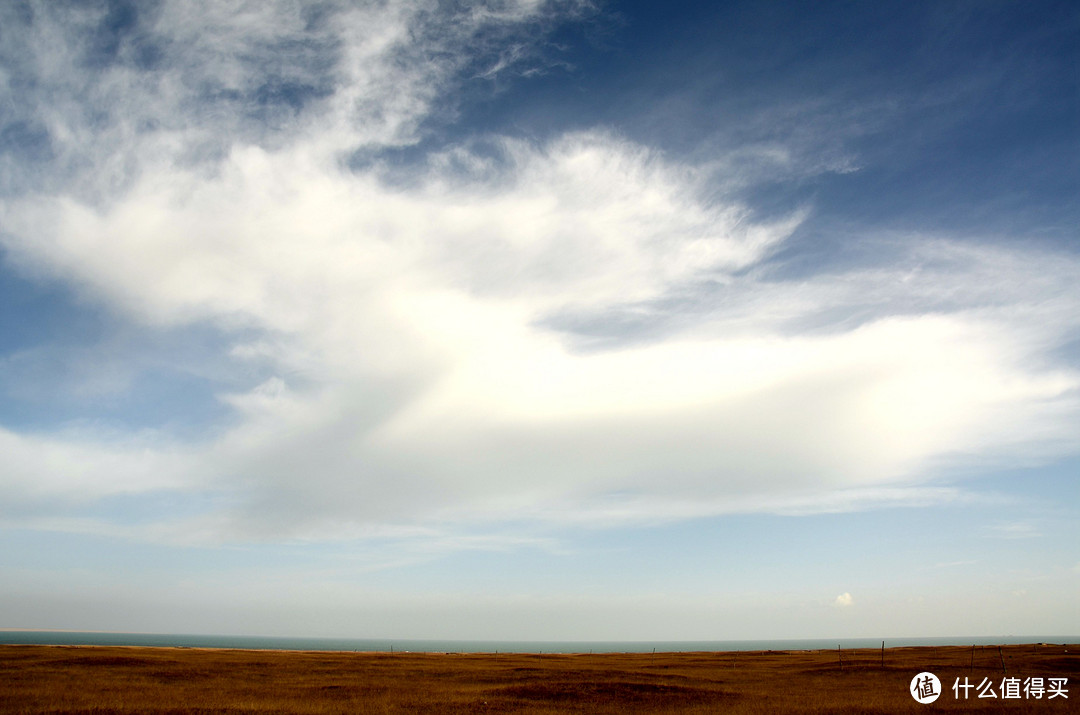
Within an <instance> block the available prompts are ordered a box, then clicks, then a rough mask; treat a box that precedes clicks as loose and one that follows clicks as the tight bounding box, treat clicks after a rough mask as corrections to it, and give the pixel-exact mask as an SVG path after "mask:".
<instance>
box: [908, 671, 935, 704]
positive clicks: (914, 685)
mask: <svg viewBox="0 0 1080 715" xmlns="http://www.w3.org/2000/svg"><path fill="white" fill-rule="evenodd" d="M911 697H913V698H915V700H916V701H918V702H920V703H922V704H923V705H928V704H930V703H932V702H934V701H935V700H937V699H938V698H939V697H941V681H940V680H938V677H937V676H936V675H934V674H933V673H926V672H923V673H919V674H918V675H916V676H915V677H914V678H912V679H911Z"/></svg>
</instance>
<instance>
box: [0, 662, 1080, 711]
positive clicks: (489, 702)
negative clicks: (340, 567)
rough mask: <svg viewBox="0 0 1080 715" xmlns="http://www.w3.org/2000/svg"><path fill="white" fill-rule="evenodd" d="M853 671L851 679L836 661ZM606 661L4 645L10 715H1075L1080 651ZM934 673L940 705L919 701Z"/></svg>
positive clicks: (3, 679)
mask: <svg viewBox="0 0 1080 715" xmlns="http://www.w3.org/2000/svg"><path fill="white" fill-rule="evenodd" d="M841 659H842V661H843V667H842V668H841V664H840V662H839V661H840V660H841ZM881 659H882V654H881V651H878V650H848V651H843V653H841V654H838V653H837V651H764V652H740V653H664V654H661V653H657V654H655V655H653V654H598V655H547V654H544V655H535V654H419V653H395V654H386V653H326V652H297V651H242V650H211V649H188V648H127V647H123V648H122V647H85V646H81V647H71V646H26V645H13V646H0V713H20V714H25V715H31V714H34V715H36V714H38V713H50V714H53V715H61V714H64V715H76V714H78V715H119V714H124V715H127V714H129V713H130V714H134V713H150V714H154V715H196V714H209V713H229V714H236V715H239V714H241V713H253V714H260V715H264V714H269V713H305V714H311V715H321V714H325V713H359V714H361V715H365V714H374V713H379V714H382V713H455V714H456V713H523V714H527V715H549V714H554V713H618V714H619V715H633V714H637V713H672V714H675V713H717V712H722V713H736V714H746V715H749V714H751V713H753V714H762V715H764V714H765V713H807V714H809V713H813V714H821V715H824V714H825V713H850V714H854V713H924V712H928V711H929V710H931V709H932V710H935V711H948V712H969V713H994V712H1010V713H1029V712H1030V713H1064V712H1080V678H1078V675H1080V645H1076V646H1062V645H1025V646H1005V647H1003V649H1002V650H1001V651H1000V653H999V650H998V648H997V647H979V648H975V649H974V650H973V649H972V648H971V647H957V648H951V647H950V648H945V647H933V648H890V649H886V650H885V653H884V665H882V660H881ZM1003 667H1004V669H1005V670H1007V671H1008V675H1009V676H1017V677H1020V678H1024V677H1028V676H1035V677H1042V678H1050V677H1065V678H1068V679H1069V680H1068V685H1067V687H1068V688H1069V699H1068V700H1066V699H1063V698H1061V697H1058V698H1054V699H1053V700H1049V699H1047V698H1046V697H1045V696H1044V697H1043V699H1041V700H1035V699H1032V698H1028V699H1023V698H1022V697H1021V699H1017V700H1012V699H1010V700H1002V699H1000V697H999V699H996V700H987V699H976V698H975V695H976V693H975V691H972V692H971V699H969V700H967V701H965V700H958V699H956V698H955V696H954V694H953V692H952V690H951V685H952V683H953V681H954V679H955V678H957V677H959V678H961V679H963V678H964V677H965V676H966V677H968V678H969V681H970V682H973V683H979V682H980V680H981V679H982V678H984V677H985V678H990V679H991V680H993V681H994V682H995V690H997V691H998V693H999V695H1000V688H999V687H998V685H999V684H1000V681H1001V678H1002V677H1003V673H1002V671H1003ZM924 670H926V671H930V672H933V673H935V674H936V675H937V676H938V677H939V678H940V679H941V682H942V685H943V689H944V691H945V692H944V694H943V695H942V696H941V697H940V698H939V699H938V701H937V702H935V703H933V704H930V705H920V704H919V703H917V702H915V700H913V699H912V697H911V696H910V695H909V694H908V686H909V683H910V681H911V679H912V677H914V676H915V674H917V673H919V672H920V671H924Z"/></svg>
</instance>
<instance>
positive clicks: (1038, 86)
mask: <svg viewBox="0 0 1080 715" xmlns="http://www.w3.org/2000/svg"><path fill="white" fill-rule="evenodd" d="M1078 36H1080V9H1078V8H1077V6H1076V4H1075V3H1072V2H1050V1H1041V0H1039V1H1035V2H994V3H987V2H962V1H957V2H949V3H941V2H919V1H911V2H908V1H905V2H891V1H885V2H874V3H859V2H815V3H788V2H760V1H755V2H750V1H747V2H702V3H695V2H684V3H651V2H601V1H599V0H597V1H596V2H592V1H591V0H489V1H487V2H484V1H477V2H455V1H452V0H446V1H442V2H436V1H434V0H377V1H374V0H373V1H370V2H349V1H347V0H326V1H319V2H304V1H301V0H265V1H261V2H256V3H252V2H240V1H239V0H237V1H231V0H182V1H181V0H155V1H147V2H128V1H126V0H110V1H108V2H106V1H103V0H102V1H89V0H88V1H74V0H72V1H62V2H56V1H44V0H42V1H41V2H34V1H31V0H28V1H25V2H23V1H21V0H15V1H12V2H4V3H2V4H0V627H5V628H26V629H78V630H109V631H126V632H154V633H208V634H209V633H222V634H250V635H296V636H343V637H356V638H403V639H404V638H436V639H447V638H457V639H504V640H512V639H528V640H620V639H625V640H727V639H766V638H829V637H882V638H888V637H915V636H942V637H948V636H991V635H1025V634H1031V635H1036V634H1038V635H1046V636H1054V635H1076V634H1080V610H1078V609H1077V606H1076V604H1077V602H1078V600H1080V480H1078V476H1080V236H1078V229H1077V227H1078V226H1080V79H1078V78H1080V75H1078V69H1077V68H1078V67H1080V42H1078V41H1077V38H1078Z"/></svg>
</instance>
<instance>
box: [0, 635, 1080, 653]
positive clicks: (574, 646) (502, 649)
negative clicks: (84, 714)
mask: <svg viewBox="0 0 1080 715" xmlns="http://www.w3.org/2000/svg"><path fill="white" fill-rule="evenodd" d="M884 640H885V646H886V647H887V648H895V647H900V646H935V645H936V646H941V645H1007V644H1016V643H1078V642H1080V637H1077V636H988V637H962V636H958V637H949V638H885V639H884ZM881 641H882V639H881V638H839V639H835V638H834V639H828V638H814V639H787V640H737V641H485V640H391V639H374V638H289V637H279V636H229V635H183V634H181V635H176V634H164V633H87V632H81V631H0V643H3V644H39V645H127V646H170V647H188V648H245V649H256V650H328V651H373V652H379V653H389V652H391V651H394V652H403V651H405V652H413V653H494V652H499V653H651V652H652V651H653V650H655V651H656V652H657V653H677V652H687V651H734V650H819V649H824V648H830V649H831V648H836V647H837V646H840V647H841V648H880V647H881Z"/></svg>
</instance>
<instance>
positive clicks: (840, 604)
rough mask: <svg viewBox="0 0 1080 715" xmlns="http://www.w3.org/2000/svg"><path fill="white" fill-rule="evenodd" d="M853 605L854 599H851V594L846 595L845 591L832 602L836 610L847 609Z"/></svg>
mask: <svg viewBox="0 0 1080 715" xmlns="http://www.w3.org/2000/svg"><path fill="white" fill-rule="evenodd" d="M854 603H855V599H853V598H852V597H851V594H850V593H847V592H846V591H845V592H844V593H841V594H840V595H839V596H837V597H836V599H835V600H833V605H834V606H836V607H837V608H847V607H848V606H850V605H852V604H854Z"/></svg>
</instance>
